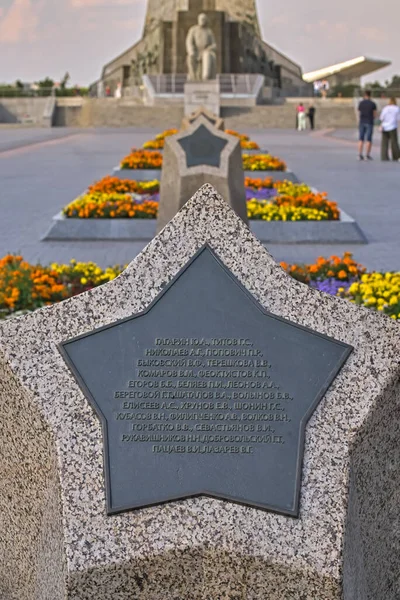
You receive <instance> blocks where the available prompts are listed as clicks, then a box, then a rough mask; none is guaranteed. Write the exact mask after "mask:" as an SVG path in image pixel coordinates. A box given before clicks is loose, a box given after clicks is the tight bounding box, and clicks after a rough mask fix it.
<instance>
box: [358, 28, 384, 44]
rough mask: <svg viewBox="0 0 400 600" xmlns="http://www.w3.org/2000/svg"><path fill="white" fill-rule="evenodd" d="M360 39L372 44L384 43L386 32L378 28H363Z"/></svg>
mask: <svg viewBox="0 0 400 600" xmlns="http://www.w3.org/2000/svg"><path fill="white" fill-rule="evenodd" d="M360 37H361V38H363V39H365V40H369V41H370V42H383V41H385V39H386V35H385V32H384V31H383V30H382V29H379V28H378V27H361V29H360Z"/></svg>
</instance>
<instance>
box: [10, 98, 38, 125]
mask: <svg viewBox="0 0 400 600" xmlns="http://www.w3.org/2000/svg"><path fill="white" fill-rule="evenodd" d="M47 101H48V98H0V123H24V122H27V121H28V120H29V121H30V122H32V123H34V124H36V125H42V120H43V115H44V111H45V108H46V104H47Z"/></svg>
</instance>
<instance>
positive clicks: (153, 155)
mask: <svg viewBox="0 0 400 600" xmlns="http://www.w3.org/2000/svg"><path fill="white" fill-rule="evenodd" d="M162 160H163V156H162V154H161V152H157V151H156V150H140V149H139V150H137V149H135V148H133V149H132V151H131V153H130V154H128V156H125V158H123V159H122V161H121V169H161V167H162Z"/></svg>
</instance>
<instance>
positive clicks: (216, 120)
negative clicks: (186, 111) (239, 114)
mask: <svg viewBox="0 0 400 600" xmlns="http://www.w3.org/2000/svg"><path fill="white" fill-rule="evenodd" d="M200 117H204V118H205V119H206V120H207V121H208V122H209V123H210V124H211V125H213V127H215V128H216V129H220V130H221V131H223V130H224V129H225V123H224V120H223V119H221V118H220V117H218V115H215V114H214V113H212V112H211V111H209V110H207V109H206V108H205V107H204V106H200V107H199V108H198V109H197V110H195V111H194V112H192V113H191V114H190V115H189V116H188V117H185V118H184V119H183V121H182V129H187V128H188V127H190V126H191V125H193V124H194V123H195V122H196V121H197V119H199V118H200Z"/></svg>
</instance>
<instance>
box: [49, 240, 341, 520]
mask: <svg viewBox="0 0 400 600" xmlns="http://www.w3.org/2000/svg"><path fill="white" fill-rule="evenodd" d="M60 350H61V352H62V354H63V356H64V358H65V359H66V361H67V363H68V365H69V367H70V369H71V371H72V373H73V374H74V376H75V377H76V379H77V381H78V383H79V385H80V386H81V388H82V390H83V391H84V393H85V395H86V397H87V398H88V400H89V402H90V403H91V405H92V406H93V408H94V409H95V411H96V413H97V415H98V416H99V418H100V420H101V422H102V425H103V437H104V465H105V478H106V492H107V510H108V513H109V514H112V513H117V512H122V511H126V510H130V509H136V508H141V507H145V506H150V505H154V504H160V503H163V502H168V501H172V500H179V499H184V498H189V497H194V496H200V495H206V496H212V497H215V498H220V499H225V500H230V501H233V502H239V503H243V504H247V505H250V506H254V507H258V508H262V509H266V510H271V511H275V512H279V513H283V514H285V515H291V516H297V514H298V504H299V491H300V482H301V468H302V458H303V446H304V430H305V426H306V424H307V421H308V420H309V418H310V416H311V414H312V413H313V411H314V410H315V408H316V407H317V405H318V403H319V402H320V400H321V398H322V397H323V396H324V394H325V392H326V391H327V389H328V388H329V386H330V384H331V383H332V381H333V380H334V378H335V377H336V375H337V374H338V372H339V370H340V369H341V367H342V365H343V364H344V362H345V361H346V359H347V357H348V356H349V354H350V353H351V351H352V348H351V347H350V346H348V345H346V344H343V343H341V342H338V341H336V340H334V339H331V338H328V337H326V336H324V335H321V334H319V333H317V332H315V331H312V330H310V329H306V328H304V327H300V326H298V325H296V324H294V323H291V322H289V321H287V320H284V319H281V318H279V317H277V316H275V315H273V314H271V313H268V312H266V311H265V310H264V309H263V308H262V307H261V306H260V305H259V304H258V302H257V301H256V300H255V299H254V298H253V296H252V295H251V294H249V292H248V291H247V290H246V289H245V288H244V287H243V286H242V285H241V284H240V283H239V282H238V281H237V280H236V278H235V277H234V276H233V275H232V273H231V272H230V271H229V270H228V269H227V268H226V267H225V266H224V265H223V264H222V263H221V261H220V260H219V259H218V258H217V257H216V255H215V254H214V253H213V252H212V250H211V249H210V248H209V247H208V246H205V247H204V248H203V249H202V250H201V251H199V252H198V253H197V254H196V255H195V256H194V258H193V259H192V260H191V261H190V262H189V263H188V264H187V265H186V266H185V267H184V269H182V271H181V272H180V273H179V274H178V275H177V276H176V277H175V279H174V280H173V281H172V282H171V284H169V285H168V286H167V287H166V288H165V289H164V290H163V291H162V292H161V293H160V294H159V296H158V297H157V298H156V300H155V301H154V302H153V303H152V304H151V306H150V307H149V308H148V309H147V310H146V311H145V312H143V313H140V314H138V315H135V316H133V317H130V318H127V319H124V320H122V321H118V322H116V323H114V324H112V325H109V326H107V327H104V328H101V329H98V330H95V331H93V332H92V333H89V334H87V335H83V336H81V337H78V338H75V339H72V340H69V341H67V342H64V343H62V344H61V345H60Z"/></svg>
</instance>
